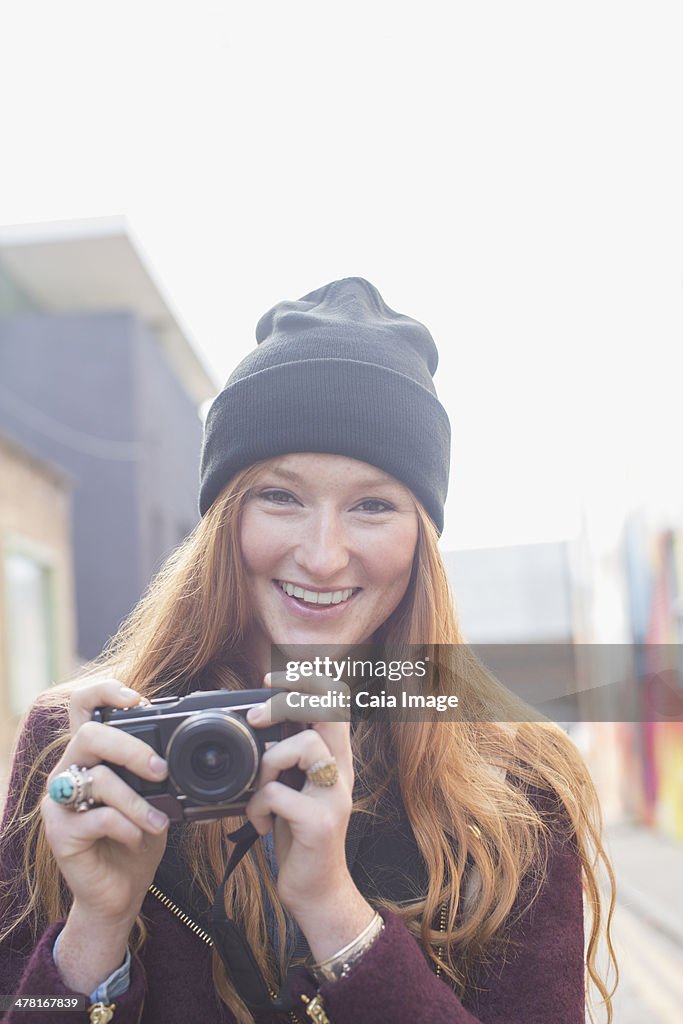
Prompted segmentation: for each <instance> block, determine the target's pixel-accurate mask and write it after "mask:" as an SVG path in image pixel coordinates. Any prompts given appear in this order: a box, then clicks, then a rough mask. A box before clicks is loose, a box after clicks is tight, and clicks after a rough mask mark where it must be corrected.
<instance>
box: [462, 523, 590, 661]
mask: <svg viewBox="0 0 683 1024" xmlns="http://www.w3.org/2000/svg"><path fill="white" fill-rule="evenodd" d="M443 559H444V564H445V566H446V570H447V572H448V578H449V582H450V585H451V590H452V591H453V596H454V598H455V605H456V608H457V610H458V614H459V617H460V623H461V626H462V628H463V632H464V634H465V639H466V640H467V641H468V642H469V643H475V644H477V643H482V644H506V643H556V642H564V641H568V640H571V639H572V638H573V635H574V626H573V619H572V600H571V574H570V566H569V552H568V548H567V545H566V544H565V543H550V544H520V545H516V546H511V547H501V548H478V549H475V550H471V551H447V552H444V555H443Z"/></svg>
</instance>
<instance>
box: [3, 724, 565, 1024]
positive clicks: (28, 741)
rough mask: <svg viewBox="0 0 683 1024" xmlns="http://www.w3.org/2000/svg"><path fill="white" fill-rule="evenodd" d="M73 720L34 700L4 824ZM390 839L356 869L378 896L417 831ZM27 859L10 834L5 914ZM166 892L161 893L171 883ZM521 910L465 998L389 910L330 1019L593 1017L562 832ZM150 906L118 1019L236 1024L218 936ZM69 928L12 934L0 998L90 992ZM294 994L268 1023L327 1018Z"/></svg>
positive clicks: (27, 1016)
mask: <svg viewBox="0 0 683 1024" xmlns="http://www.w3.org/2000/svg"><path fill="white" fill-rule="evenodd" d="M63 726H64V721H63V718H62V717H61V713H60V714H57V713H56V712H55V711H48V710H46V709H45V708H39V707H34V709H33V710H32V712H31V713H30V714H29V716H28V717H27V720H26V722H25V724H24V727H23V729H22V731H21V733H20V736H19V740H18V744H17V749H16V752H15V756H14V760H13V765H12V771H11V776H10V783H9V790H8V799H7V805H6V808H5V819H6V818H7V816H8V815H9V813H10V811H11V809H12V808H13V807H14V806H15V805H16V801H17V800H18V795H19V792H20V789H21V785H22V784H23V782H24V781H25V779H26V777H27V775H28V774H29V772H30V770H31V767H32V765H33V764H34V763H35V757H36V753H37V752H38V751H40V750H42V749H43V748H44V746H45V745H46V744H47V743H48V742H49V741H50V739H51V738H52V737H53V736H54V735H55V733H56V731H57V730H58V729H62V728H63ZM50 767H51V766H50ZM43 787H44V780H43V779H41V780H40V781H37V783H36V792H35V793H33V794H32V795H31V798H32V799H33V800H35V801H36V802H38V801H39V800H40V799H41V798H42V795H43V791H44V790H43ZM180 827H182V826H180ZM381 838H382V837H379V838H378V837H377V836H374V837H370V838H369V839H367V837H366V839H365V840H363V841H362V842H361V844H360V846H359V849H358V853H357V856H356V863H355V864H354V870H353V871H352V874H353V875H354V879H355V880H356V884H357V885H358V886H359V888H360V889H361V892H363V893H364V894H365V895H366V896H368V898H370V899H371V897H372V892H373V891H380V890H381V889H382V887H383V881H382V880H383V879H388V878H390V877H392V875H391V873H392V871H393V877H394V878H396V877H399V876H400V875H401V872H400V871H398V870H397V866H396V864H394V865H393V868H392V865H391V864H390V863H389V862H390V861H391V859H392V857H393V858H396V857H398V858H399V859H400V864H407V863H411V860H410V858H411V856H413V854H414V850H415V843H414V839H412V834H410V835H409V836H406V834H405V829H404V828H403V825H402V826H401V828H399V827H397V829H396V831H395V834H394V832H393V831H392V834H391V835H390V836H389V837H388V842H386V841H385V842H382V841H381ZM384 838H385V840H386V838H387V837H384ZM402 843H403V844H404V845H403V847H402V845H401V844H402ZM406 843H409V844H410V845H405V844H406ZM21 856H22V848H21V842H20V841H19V840H14V841H13V842H7V841H5V842H4V843H3V845H2V847H1V848H0V880H1V881H2V882H4V883H10V886H9V890H8V892H7V893H6V895H5V898H4V903H3V905H2V907H0V909H1V910H2V916H3V921H4V920H7V919H8V917H9V916H11V915H12V914H13V913H15V912H16V909H17V907H19V906H20V905H21V904H22V901H23V900H25V898H26V887H25V881H24V880H23V879H22V875H21V869H20V864H21ZM368 864H370V865H371V868H368ZM400 864H399V867H400ZM162 866H163V862H162ZM404 873H405V872H404ZM161 877H162V878H163V872H162V875H161ZM373 879H374V890H373ZM156 881H158V879H155V882H156ZM7 888H8V887H7V885H5V889H6V890H7ZM158 888H159V890H161V891H162V892H163V890H162V887H161V885H159V887H158ZM387 895H391V896H392V898H395V897H396V895H397V893H396V891H391V889H390V891H389V892H388V893H387ZM399 895H400V894H399ZM174 906H176V905H175V904H174ZM177 909H181V910H182V909H183V908H182V907H181V908H178V907H176V910H177ZM185 909H187V908H185ZM190 909H191V908H190ZM515 909H517V910H519V909H523V913H522V914H521V915H520V914H519V913H515V911H514V910H513V913H511V915H510V920H511V921H514V924H512V925H511V927H510V928H509V929H508V938H509V942H508V944H507V948H506V951H505V953H504V954H503V955H501V956H499V957H498V959H496V960H495V961H494V962H493V963H491V964H489V965H488V966H487V967H486V968H483V967H482V968H480V969H479V970H478V971H477V973H476V975H475V977H474V979H473V982H472V984H471V985H470V986H469V987H468V989H467V991H466V994H465V996H464V998H463V999H462V1000H460V999H458V998H457V997H456V995H455V994H454V992H453V991H452V989H451V987H450V986H449V984H448V983H447V982H446V981H445V980H444V979H443V978H442V977H437V976H436V974H435V973H434V972H433V970H432V968H431V966H430V964H429V962H428V961H427V959H426V957H425V955H424V954H423V952H422V950H421V948H420V946H419V945H418V943H417V942H416V940H415V939H414V938H413V937H412V936H411V935H410V933H409V932H408V931H407V929H406V928H405V926H404V925H403V923H402V922H401V921H400V919H399V918H398V917H396V916H395V915H392V914H387V913H383V917H384V919H385V929H384V931H383V933H382V934H381V936H380V938H379V939H378V940H377V941H376V943H375V944H374V945H373V946H372V947H371V948H370V949H369V950H368V952H367V953H366V954H365V955H364V957H363V959H362V961H360V962H359V963H358V964H357V965H356V966H354V968H353V970H352V971H351V972H350V974H349V976H348V977H347V978H345V979H343V980H341V981H338V982H334V983H326V984H324V985H322V986H321V988H320V995H321V996H322V1001H323V1005H324V1011H325V1014H326V1015H327V1018H328V1020H329V1022H330V1024H422V1022H424V1024H584V1020H585V1007H584V934H583V901H582V886H581V871H580V864H579V858H578V855H577V853H576V850H575V848H574V845H573V844H572V843H570V842H568V841H567V840H562V839H560V838H559V833H555V837H554V839H553V841H552V844H551V848H550V857H549V862H548V871H547V876H546V878H545V881H544V884H543V887H542V889H541V891H540V893H539V895H538V897H537V899H536V900H535V901H534V902H533V904H532V905H531V907H530V908H528V909H524V903H521V904H520V907H519V908H515ZM141 912H142V914H143V916H144V919H145V922H146V924H147V927H148V938H147V941H146V943H145V945H144V947H143V950H142V952H141V954H140V956H139V957H138V956H134V957H133V961H132V970H131V984H130V988H129V989H128V991H127V992H126V993H125V994H123V995H121V996H119V997H117V998H116V999H115V1004H116V1005H115V1010H114V1016H113V1018H112V1024H186V1022H189V1021H202V1022H203V1024H234V1018H233V1016H232V1015H231V1014H230V1012H229V1011H228V1009H227V1007H226V1006H225V1005H224V1004H223V1003H222V1002H220V1001H219V1000H218V998H217V997H216V994H215V989H214V986H213V983H212V976H211V955H212V950H211V946H210V944H209V941H207V939H208V936H206V935H205V934H203V931H202V929H201V928H200V929H199V931H197V930H196V927H195V928H193V927H192V926H191V923H188V922H187V920H183V919H182V917H181V916H179V914H178V913H176V912H175V911H173V910H171V909H169V908H168V906H167V905H165V902H164V900H163V899H162V898H160V897H159V896H158V895H154V894H153V893H152V892H149V893H148V894H147V896H146V898H145V900H144V903H143V905H142V911H141ZM190 916H192V915H190ZM193 920H195V921H196V920H197V918H196V917H193ZM63 924H64V921H55V922H53V923H52V924H50V925H49V926H48V927H47V928H46V930H45V931H44V932H43V934H42V935H40V936H39V937H38V939H37V941H35V939H34V938H33V936H32V935H31V933H30V930H29V928H28V927H22V928H19V929H17V930H16V931H15V932H13V933H12V935H11V936H10V937H9V938H8V939H6V940H5V942H4V943H3V944H2V945H1V946H0V994H3V995H18V996H30V995H52V996H59V995H62V996H70V995H75V994H84V993H74V992H73V991H72V990H71V989H69V988H68V987H67V986H66V985H65V984H64V982H63V981H62V980H61V977H60V975H59V972H58V970H57V968H56V966H55V964H54V961H53V957H52V947H53V944H54V941H55V937H56V935H57V933H58V932H59V931H60V929H61V928H62V927H63ZM289 989H290V992H291V994H292V997H293V1004H294V1006H295V1011H294V1012H293V1013H290V1014H285V1015H282V1014H280V1015H278V1016H275V1015H272V1014H269V1015H267V1016H265V1017H261V1018H259V1024H286V1022H288V1021H289V1022H291V1024H294V1022H295V1021H299V1022H300V1024H310V1022H311V1021H315V1020H323V1021H324V1017H323V1018H318V1017H315V1016H314V1015H312V1014H309V1013H307V1010H306V1007H307V1005H308V1004H307V1000H310V999H312V998H313V997H314V996H315V994H316V992H317V985H316V983H315V982H314V980H313V978H312V977H311V975H310V974H309V973H308V972H307V971H306V970H305V969H303V968H302V969H300V970H299V971H298V972H297V973H295V975H294V977H293V978H290V982H289ZM88 1002H89V1000H88V999H87V995H86V1005H87V1003H88ZM89 1019H90V1018H89V1016H88V1013H87V1011H75V1012H74V1011H62V1012H59V1011H48V1012H45V1011H31V1010H28V1011H26V1010H21V1011H17V1010H10V1011H8V1012H6V1013H5V1014H3V1015H2V1016H0V1020H2V1021H5V1022H7V1024H48V1022H49V1024H81V1022H86V1021H88V1020H89Z"/></svg>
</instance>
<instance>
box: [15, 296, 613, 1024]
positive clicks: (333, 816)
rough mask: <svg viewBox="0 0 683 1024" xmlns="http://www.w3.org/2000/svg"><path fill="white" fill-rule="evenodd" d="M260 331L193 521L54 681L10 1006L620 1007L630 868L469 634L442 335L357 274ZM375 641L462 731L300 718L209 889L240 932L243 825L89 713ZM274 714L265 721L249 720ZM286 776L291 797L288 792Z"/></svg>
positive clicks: (32, 787)
mask: <svg viewBox="0 0 683 1024" xmlns="http://www.w3.org/2000/svg"><path fill="white" fill-rule="evenodd" d="M257 340H258V342H259V346H258V348H257V349H256V350H255V351H254V352H252V353H251V354H250V355H249V356H247V357H246V359H245V360H243V361H242V363H240V365H239V366H238V367H237V369H236V370H235V372H234V373H233V375H232V376H231V378H230V380H229V381H228V383H227V385H226V387H225V388H224V390H223V391H222V392H221V394H220V395H219V396H218V398H217V399H216V401H215V402H214V404H213V406H212V408H211V411H210V413H209V416H208V419H207V424H206V431H205V439H204V448H203V454H202V469H201V490H200V511H201V513H202V520H201V522H200V524H199V525H198V527H197V528H196V529H195V531H194V532H193V534H192V535H191V536H190V537H189V538H188V539H187V540H186V542H185V543H184V544H183V545H182V546H181V547H180V548H179V549H178V551H176V552H175V553H174V554H173V555H172V556H171V558H170V559H169V561H168V562H167V564H166V566H165V567H164V568H163V569H162V571H161V573H160V574H159V576H158V577H157V578H156V580H155V581H154V583H153V584H152V586H151V588H150V590H149V592H148V593H147V594H146V595H145V597H144V598H143V599H142V601H141V602H140V604H139V606H138V607H137V609H136V610H135V611H134V612H133V614H132V615H131V617H130V619H129V620H128V622H127V623H126V624H125V625H124V626H123V627H122V629H121V630H120V632H119V634H118V635H117V637H115V639H114V641H113V642H112V644H111V645H110V647H109V649H108V650H107V651H106V652H105V653H104V655H103V656H102V657H101V658H100V659H99V662H98V664H97V665H96V667H95V670H94V671H91V672H90V673H89V678H86V679H85V680H81V681H80V682H79V684H78V685H73V684H72V685H70V686H66V687H63V688H61V689H60V688H54V689H52V690H50V691H48V692H47V693H46V694H44V695H43V697H42V698H41V699H40V700H39V701H38V702H37V704H36V705H35V706H34V708H33V709H32V711H31V713H30V714H29V716H28V718H27V721H26V723H25V725H24V729H23V731H22V734H21V736H20V739H19V743H18V747H17V752H16V755H15V760H14V765H13V771H12V777H11V782H10V792H9V799H8V803H7V808H6V813H5V820H4V826H3V845H2V878H3V881H4V883H5V885H4V904H5V908H4V909H5V918H4V921H5V922H6V923H5V924H4V926H3V927H4V930H3V942H2V948H1V952H2V958H1V960H0V990H1V991H3V992H16V993H17V994H18V995H21V996H26V995H28V994H31V993H41V994H52V995H59V996H63V997H68V996H72V995H74V994H76V993H80V994H83V995H85V996H86V997H87V999H86V1003H87V1005H88V1007H89V1009H88V1013H89V1016H90V1020H93V1021H105V1020H110V1019H114V1020H115V1021H116V1022H117V1024H128V1022H131V1024H132V1022H134V1021H141V1022H143V1024H148V1022H149V1024H152V1022H156V1021H159V1022H161V1021H164V1022H171V1024H172V1022H173V1021H185V1020H188V1019H206V1020H210V1021H224V1022H230V1021H235V1020H236V1021H239V1022H240V1024H248V1022H251V1021H253V1020H258V1021H276V1020H291V1021H294V1020H299V1021H310V1020H313V1021H318V1022H324V1021H331V1022H333V1024H347V1022H348V1024H351V1022H354V1024H355V1022H358V1021H363V1022H365V1024H380V1022H382V1024H384V1022H385V1021H389V1020H390V1021H393V1022H399V1024H401V1022H403V1021H405V1022H408V1021H410V1022H411V1024H412V1022H415V1021H429V1022H437V1024H438V1022H444V1024H445V1022H446V1021H448V1022H449V1024H476V1022H477V1021H481V1022H494V1021H495V1022H502V1021H505V1022H506V1024H517V1022H520V1024H521V1022H522V1021H523V1022H525V1024H536V1022H538V1024H540V1022H547V1021H549V1020H552V1021H554V1022H555V1024H578V1022H579V1021H583V1020H584V973H585V971H586V968H587V972H588V975H589V977H590V979H591V980H592V981H593V982H594V983H595V984H596V985H597V987H598V988H599V990H600V992H601V993H602V995H603V996H605V997H606V999H607V1009H608V1019H611V1010H610V1008H609V997H608V996H607V993H606V989H605V986H604V984H603V983H602V981H601V980H600V978H599V976H598V974H597V970H596V966H595V955H596V948H595V944H596V940H597V938H598V936H599V934H600V932H601V930H603V929H604V928H605V922H604V917H603V916H602V914H601V910H600V890H599V887H598V883H597V874H596V871H597V864H598V861H599V860H602V861H603V862H604V863H605V865H606V867H607V870H608V874H609V877H610V881H611V882H612V887H613V880H612V876H611V871H610V870H609V865H608V864H607V861H606V859H605V856H604V851H603V848H602V845H601V841H600V812H599V808H598V804H597V799H596V796H595V792H594V789H593V786H592V783H591V781H590V778H589V776H588V773H587V771H586V769H585V767H584V765H583V763H582V761H581V759H580V757H579V756H578V754H577V752H576V751H575V749H574V747H573V746H572V744H571V743H570V742H569V741H568V739H567V738H566V737H565V735H564V734H563V733H562V731H561V730H560V729H559V728H557V727H555V726H554V725H552V724H551V723H543V724H540V723H533V722H528V721H527V722H525V721H524V717H525V716H524V714H520V713H519V708H517V706H516V704H515V702H514V700H512V698H511V697H510V696H509V695H507V694H506V692H505V691H504V690H503V688H502V687H500V686H499V685H498V684H497V683H496V682H495V680H493V679H491V678H490V677H489V676H487V674H486V673H485V671H484V670H483V669H482V667H481V666H480V665H479V664H478V663H477V661H476V659H474V658H473V657H472V655H471V654H470V653H469V652H468V651H467V648H466V647H465V646H464V645H463V639H462V635H461V633H460V631H459V628H458V626H457V622H456V617H455V613H454V610H453V606H452V600H451V597H450V594H449V590H448V584H447V580H446V575H445V572H444V568H443V564H442V562H441V559H440V556H439V553H438V548H437V540H438V536H439V533H440V531H441V529H442V526H443V505H444V500H445V496H446V489H447V482H448V469H449V450H450V430H449V425H448V419H447V417H446V414H445V411H444V409H443V407H442V406H441V405H440V403H439V402H438V399H437V397H436V392H435V390H434V385H433V382H432V375H433V373H434V371H435V369H436V365H437V358H438V357H437V351H436V347H435V345H434V342H433V340H432V338H431V335H430V334H429V332H428V331H427V329H426V328H425V327H424V326H423V325H422V324H420V323H418V322H417V321H415V320H412V319H410V318H409V317H405V316H402V315H400V314H397V313H395V312H394V311H393V310H391V309H389V308H388V307H387V306H386V305H385V304H384V302H383V300H382V298H381V296H380V295H379V293H378V292H377V290H376V289H375V288H374V287H373V286H372V285H370V284H369V283H368V282H366V281H364V280H362V279H359V278H351V279H346V280H343V281H337V282H333V283H332V284H330V285H327V286H326V287H324V288H321V289H319V290H318V291H316V292H313V293H311V294H310V295H307V296H305V297H304V298H303V299H301V300H299V301H298V302H283V303H280V304H279V305H277V306H275V307H274V309H273V310H271V311H270V312H269V313H268V314H266V315H265V316H264V317H263V318H262V319H261V321H260V322H259V324H258V327H257ZM361 643H372V644H373V645H374V649H375V650H380V651H393V650H399V649H403V648H405V645H406V644H427V645H437V646H436V647H435V648H434V649H435V650H437V651H439V652H440V655H439V657H440V658H441V661H442V663H443V665H446V666H447V667H448V669H449V671H442V672H440V673H439V675H438V681H439V685H440V687H441V688H442V690H443V691H444V692H445V691H447V690H448V689H449V688H451V689H452V688H453V685H454V684H453V683H452V682H450V681H449V680H453V679H457V691H458V696H459V700H460V706H461V707H465V708H467V714H466V715H465V716H463V718H462V719H460V720H457V721H451V722H449V721H441V722H439V723H438V724H436V723H431V724H430V723H428V722H409V723H407V722H386V721H375V720H373V719H372V718H370V719H368V720H361V721H356V722H354V726H353V729H352V728H351V726H350V724H349V722H347V721H332V720H329V717H330V716H328V720H323V714H322V713H317V714H314V713H313V712H312V711H311V712H307V714H306V718H307V721H308V722H309V723H310V724H312V728H310V729H305V730H303V731H300V732H298V733H296V734H295V735H292V736H288V737H287V738H286V739H282V740H281V741H280V742H279V743H276V744H273V745H271V746H269V747H268V749H267V751H266V753H265V754H264V756H263V758H262V762H261V769H260V773H259V777H258V780H257V784H256V789H255V792H254V795H253V796H252V797H251V799H250V801H249V804H248V805H247V808H246V818H247V819H248V821H249V822H251V824H252V825H253V826H254V828H255V830H256V831H257V832H258V833H259V834H260V836H262V837H263V839H262V840H261V842H258V843H256V845H255V846H254V847H253V848H252V850H251V852H250V854H249V855H248V856H245V857H244V858H243V859H242V861H241V862H240V863H239V865H238V866H237V867H236V868H235V870H233V871H232V873H231V874H230V875H229V877H228V879H227V882H226V886H225V896H224V899H223V898H222V896H223V890H221V889H219V890H218V892H219V896H218V897H217V898H216V906H219V905H220V908H221V910H224V912H225V913H224V917H225V916H226V915H227V918H228V919H229V920H230V921H232V922H233V926H231V925H229V924H227V923H224V931H223V932H221V931H220V928H219V927H218V925H217V924H216V919H215V918H214V917H213V916H212V912H211V904H212V901H213V900H214V894H215V892H216V887H217V886H218V885H219V883H220V882H221V879H222V878H223V876H224V872H225V867H226V863H228V861H229V858H230V854H231V851H232V850H233V849H234V847H233V842H232V840H231V839H230V838H229V836H230V835H232V833H231V830H234V829H235V827H236V825H237V824H239V823H240V822H236V821H235V819H225V818H224V819H222V820H218V821H214V822H210V823H196V822H195V823H190V822H185V823H182V824H179V825H178V824H172V825H170V826H169V822H168V820H167V819H165V818H164V816H160V815H159V813H158V811H156V812H155V811H154V809H153V808H152V807H151V806H150V805H149V804H148V803H147V802H146V801H145V800H144V799H142V797H140V796H139V795H138V794H137V793H135V792H134V791H133V790H132V789H131V787H129V786H128V785H126V783H125V782H124V781H123V779H122V778H121V777H119V775H117V774H116V773H115V772H114V771H113V770H112V769H111V768H110V767H108V766H107V764H105V762H107V763H108V764H113V765H120V766H124V765H125V766H126V767H127V768H128V769H129V770H130V771H132V772H133V773H134V774H135V775H138V776H140V777H141V778H142V779H146V780H150V781H154V780H163V779H164V778H166V773H167V766H166V764H165V763H164V761H163V759H160V758H159V757H158V756H157V755H154V754H153V752H152V751H151V748H150V747H149V746H148V745H147V744H146V743H144V742H143V741H142V740H141V739H140V738H137V737H134V736H131V735H127V734H125V733H123V732H121V731H120V730H116V729H111V728H110V727H109V726H107V725H104V724H101V723H98V722H93V721H91V714H92V711H93V709H94V708H95V707H98V706H101V705H108V706H111V707H125V706H129V707H132V706H135V705H136V704H139V703H142V704H144V702H145V701H147V700H149V699H152V698H155V697H159V696H167V695H170V694H182V693H189V692H192V691H195V690H198V689H203V690H217V689H221V688H227V689H231V690H235V689H240V688H244V687H246V688H250V687H261V686H264V685H265V686H267V685H269V682H270V680H269V678H268V676H267V673H268V671H269V669H270V653H271V645H276V646H277V647H279V648H280V649H281V650H282V651H283V652H285V653H286V652H287V651H288V650H290V645H301V644H304V645H316V647H317V645H321V648H320V649H322V648H327V649H329V650H332V649H333V650H334V652H335V653H339V652H341V651H348V650H349V649H351V647H352V645H355V644H361ZM292 649H296V648H295V647H294V648H292ZM277 681H278V683H279V682H280V679H279V678H278V680H277ZM296 687H297V689H299V690H301V689H303V688H304V687H303V685H302V684H301V683H297V684H296ZM272 704H273V702H272V701H271V702H269V703H267V704H264V705H263V707H262V710H261V712H260V714H259V713H258V712H256V711H250V712H249V716H248V720H249V722H250V724H251V726H252V727H253V729H254V730H258V729H260V728H263V727H264V726H266V725H268V724H269V723H270V721H271V718H272ZM71 766H73V767H71ZM293 766H297V767H298V768H300V769H302V770H303V771H304V772H305V773H306V782H305V785H304V787H303V789H302V790H301V791H300V792H297V791H296V790H295V789H292V788H289V787H288V786H286V785H284V784H283V783H282V782H279V781H277V779H278V775H279V772H280V771H282V770H284V769H287V768H291V767H293ZM46 787H47V792H46ZM76 808H79V809H81V810H85V811H87V813H74V809H76ZM241 820H243V819H241ZM582 883H583V888H585V890H586V892H587V895H588V897H589V903H590V906H591V908H592V910H593V918H592V924H591V932H590V942H589V945H588V959H587V961H586V962H585V961H584V942H583V938H584V933H583V909H582ZM612 902H613V894H612ZM378 911H379V913H378ZM607 924H609V920H608V923H607ZM607 930H608V927H607ZM243 940H245V941H246V944H247V945H246V946H245V945H244V941H243ZM245 950H246V952H245ZM610 952H611V945H610ZM250 953H251V954H252V956H250ZM292 964H293V965H294V969H293V970H289V972H288V968H290V967H291V966H292ZM297 964H299V965H300V966H296V965H297ZM302 964H303V966H301V965H302ZM278 991H279V993H280V996H279V1002H272V998H273V996H274V994H275V993H276V992H278ZM283 1007H284V1009H283ZM63 1017H64V1020H69V1021H72V1022H73V1021H75V1020H76V1019H77V1018H76V1017H75V1016H74V1015H73V1014H69V1015H67V1014H66V1013H65V1014H64V1015H63ZM6 1019H7V1020H8V1021H10V1022H14V1021H15V1020H16V1021H19V1020H21V1021H29V1022H30V1021H31V1020H32V1019H33V1018H32V1014H31V1011H21V1015H20V1013H19V1012H18V1011H11V1012H10V1013H9V1015H8V1017H7V1018H6ZM44 1019H45V1018H44V1017H42V1016H41V1017H39V1016H38V1015H37V1014H36V1021H38V1020H44ZM51 1019H52V1020H55V1021H57V1020H61V1019H62V1015H61V1014H60V1013H59V1011H57V1012H54V1013H53V1015H52V1017H51Z"/></svg>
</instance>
